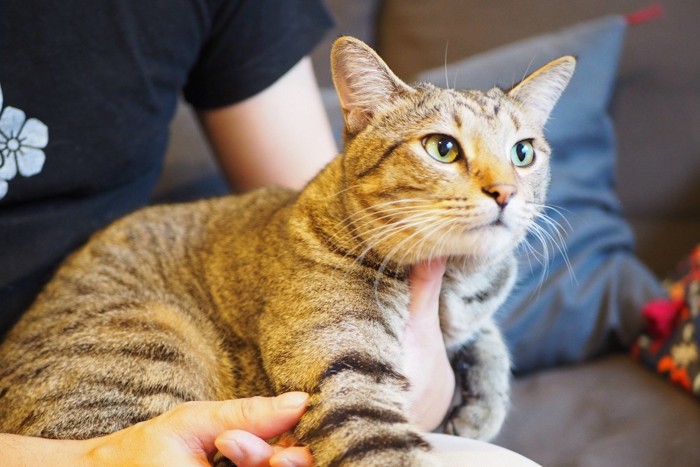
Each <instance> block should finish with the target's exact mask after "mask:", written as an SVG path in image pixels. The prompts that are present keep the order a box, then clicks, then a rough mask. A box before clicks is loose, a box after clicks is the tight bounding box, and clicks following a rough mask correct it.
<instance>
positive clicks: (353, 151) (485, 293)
mask: <svg viewBox="0 0 700 467" xmlns="http://www.w3.org/2000/svg"><path fill="white" fill-rule="evenodd" d="M332 58H333V67H334V69H333V71H334V78H335V82H336V87H337V89H338V92H339V96H340V100H341V103H342V106H343V110H344V112H345V118H346V134H345V139H346V144H345V150H344V154H343V155H341V156H339V157H338V158H336V159H335V160H333V161H332V162H331V163H330V164H329V165H328V166H327V167H326V168H325V169H324V170H323V171H322V172H321V173H320V174H319V175H318V176H317V177H316V178H315V179H314V180H313V181H312V182H310V183H309V184H308V186H307V187H306V188H305V189H304V190H303V191H302V192H300V193H296V192H292V191H286V190H282V189H263V190H258V191H255V192H252V193H249V194H246V195H243V196H238V197H233V196H231V197H225V198H220V199H213V200H207V201H201V202H196V203H191V204H183V205H170V206H157V207H150V208H147V209H144V210H142V211H139V212H137V213H135V214H132V215H130V216H128V217H126V218H124V219H122V220H120V221H118V222H116V223H114V224H113V225H112V226H110V227H108V228H107V229H105V230H103V231H101V232H99V233H97V234H96V235H94V236H93V238H92V239H91V240H90V242H89V243H88V244H87V245H86V246H85V247H84V248H82V249H81V250H80V251H78V252H77V253H75V254H73V255H72V256H71V257H70V258H69V259H68V260H67V261H66V262H65V264H64V265H63V266H62V267H61V269H60V270H59V271H58V273H57V274H56V276H55V277H54V278H53V280H52V281H51V282H50V283H49V285H48V286H47V287H46V288H45V290H44V291H43V292H42V294H41V295H40V296H39V298H38V299H37V300H36V302H35V303H34V305H33V306H32V307H31V309H30V310H29V311H28V312H27V313H26V314H25V315H24V317H23V318H22V320H21V321H20V322H19V323H18V325H17V326H16V327H15V328H14V329H13V330H12V331H11V333H10V334H9V336H8V337H7V339H6V340H5V342H4V343H3V344H2V346H1V347H0V362H1V363H0V431H2V432H12V433H22V434H27V435H35V436H44V437H55V438H86V437H92V436H96V435H101V434H105V433H109V432H112V431H115V430H118V429H121V428H123V427H125V426H129V425H132V424H134V423H135V422H137V421H140V420H144V419H148V418H151V417H153V416H155V415H157V414H159V413H161V412H163V411H165V410H167V409H169V408H171V407H173V406H174V405H176V404H178V403H181V402H183V401H187V400H207V399H225V398H234V397H247V396H253V395H265V394H274V393H279V392H282V391H288V390H302V391H307V392H309V393H310V394H311V396H312V397H311V405H310V407H309V410H308V412H307V413H306V414H305V415H304V417H303V418H302V420H301V422H300V424H299V425H298V427H297V428H296V430H295V433H294V435H295V436H296V438H297V439H299V440H300V442H302V443H305V444H308V445H310V447H311V449H312V451H313V453H314V457H315V460H316V462H317V463H318V464H319V465H356V464H357V465H381V466H384V465H410V466H415V465H433V464H434V463H435V461H434V459H433V458H432V457H431V454H430V453H429V449H428V445H427V444H426V443H425V441H424V440H423V439H422V437H421V435H420V432H419V430H418V428H416V427H415V426H414V425H413V424H411V423H410V422H409V421H408V419H407V415H406V414H407V411H406V403H407V402H406V400H407V398H406V390H407V388H408V384H409V383H408V381H407V379H406V377H405V376H404V375H403V369H402V367H401V362H402V359H401V352H402V348H401V345H402V335H403V330H404V326H405V323H406V318H407V306H408V287H407V270H408V267H409V266H410V265H411V264H414V263H416V262H419V261H423V260H426V259H429V258H431V257H437V256H448V257H449V258H450V259H449V263H448V270H447V273H446V276H445V281H444V287H443V293H442V300H441V309H440V313H441V323H442V327H443V332H444V335H445V341H446V345H447V348H448V352H449V354H450V355H451V356H452V357H453V359H454V361H455V366H456V367H457V369H458V370H460V371H462V370H464V374H465V375H466V376H464V377H463V378H462V379H461V382H460V389H461V395H462V403H461V405H460V406H459V407H457V408H456V409H455V411H454V412H453V414H452V416H451V418H450V420H449V423H448V425H447V426H448V429H449V430H450V431H452V432H454V433H458V434H463V435H465V436H472V437H478V438H490V437H491V436H493V435H494V434H495V433H496V432H497V431H498V428H499V427H500V425H501V423H502V422H503V419H504V417H505V411H506V407H507V400H508V397H507V393H508V373H509V364H508V355H507V351H506V348H505V346H504V344H503V341H502V339H501V337H500V334H499V332H498V330H497V329H496V327H495V325H494V324H493V321H492V318H491V316H492V314H493V312H494V311H495V309H496V308H497V307H498V306H499V305H500V304H501V303H502V302H503V300H504V299H505V297H506V295H507V293H508V291H509V290H510V288H511V286H512V284H513V282H514V274H515V262H514V259H513V250H514V248H515V247H516V245H518V244H519V243H521V242H522V241H523V239H524V238H525V235H526V233H527V232H528V231H529V230H532V229H536V227H533V225H534V220H535V219H536V218H537V217H538V216H540V215H541V209H542V203H543V202H544V195H545V192H546V187H547V183H548V177H549V169H548V162H547V161H548V157H549V147H548V146H547V143H546V142H545V141H544V139H543V136H542V126H543V125H544V122H545V120H546V119H547V116H548V114H549V111H550V110H551V108H552V107H553V106H554V103H555V102H556V99H557V98H558V97H559V94H560V93H561V92H562V91H563V89H564V87H565V85H566V83H567V81H568V79H569V78H570V76H571V73H572V72H573V67H574V61H573V59H571V58H570V57H565V58H562V59H559V60H557V61H554V62H552V63H551V64H549V65H547V66H546V67H544V68H543V69H541V70H539V71H537V72H536V73H534V74H533V75H532V76H531V77H530V78H529V79H527V80H525V81H524V82H523V83H521V84H520V85H518V86H516V87H515V88H514V89H513V90H511V91H509V92H504V91H501V90H500V89H493V90H491V91H488V92H476V91H464V92H462V91H456V90H445V89H438V88H435V87H433V86H430V85H427V84H419V85H416V86H415V87H410V86H408V85H406V84H404V83H403V82H402V81H400V80H399V79H398V78H396V77H395V76H394V75H393V73H392V72H391V71H390V70H389V69H388V68H387V67H386V65H385V64H384V63H383V62H382V61H381V59H380V58H379V57H378V56H377V55H376V54H375V53H374V52H373V51H372V50H371V49H369V48H368V47H367V46H365V45H364V44H362V43H361V42H359V41H357V40H354V39H352V38H341V39H339V40H338V41H337V42H336V44H335V46H334V49H333V57H332ZM431 134H444V135H449V136H450V137H452V138H453V139H454V141H456V142H457V143H458V145H459V147H460V148H461V149H460V150H461V155H460V157H459V158H458V159H457V160H455V161H454V162H453V163H450V164H446V163H443V162H438V161H437V160H434V159H433V158H431V157H430V156H429V155H428V154H427V153H426V149H425V147H424V142H425V138H426V136H428V135H431ZM519 140H531V141H532V144H533V146H534V148H535V151H536V155H537V159H536V162H535V163H534V164H533V165H532V166H530V167H527V168H523V169H520V168H515V167H514V165H513V163H512V162H511V159H510V148H511V147H512V146H513V145H514V144H515V143H516V142H517V141H519ZM503 186H505V187H506V189H507V190H511V191H513V192H512V193H511V196H510V197H506V198H507V199H506V198H503V193H502V192H499V191H498V190H501V188H499V187H503ZM494 187H495V188H494ZM504 200H505V201H507V203H506V202H503V201H504ZM499 203H500V204H501V206H499ZM503 206H504V207H503Z"/></svg>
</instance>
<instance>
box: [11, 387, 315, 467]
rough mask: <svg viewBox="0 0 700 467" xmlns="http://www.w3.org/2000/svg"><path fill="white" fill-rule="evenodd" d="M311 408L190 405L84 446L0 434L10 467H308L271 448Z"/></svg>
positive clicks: (258, 401) (290, 450)
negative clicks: (223, 464) (222, 459)
mask: <svg viewBox="0 0 700 467" xmlns="http://www.w3.org/2000/svg"><path fill="white" fill-rule="evenodd" d="M307 402H308V395H307V394H305V393H287V394H283V395H280V396H277V397H274V398H271V397H254V398H250V399H236V400H232V401H222V402H189V403H186V404H181V405H179V406H177V407H175V408H174V409H172V410H169V411H168V412H165V413H164V414H162V415H160V416H158V417H156V418H153V419H151V420H148V421H145V422H141V423H138V424H136V425H134V426H132V427H129V428H126V429H124V430H121V431H118V432H116V433H112V434H110V435H107V436H103V437H100V438H94V439H89V440H82V441H72V440H52V439H44V438H33V437H27V436H16V435H8V434H0V457H1V458H2V460H3V465H4V466H7V467H14V466H17V467H20V466H21V467H27V466H34V465H36V466H39V465H52V466H56V467H62V466H66V467H68V466H70V467H80V466H103V465H109V466H114V467H120V466H125V467H126V466H131V465H153V466H157V465H181V466H193V467H194V466H202V465H210V464H211V461H212V459H213V457H214V454H215V453H216V452H217V450H218V451H219V452H221V453H222V454H223V455H225V456H226V457H228V458H229V459H231V460H232V461H233V462H235V463H236V465H239V466H241V467H248V466H259V465H268V464H269V465H270V466H273V467H274V466H289V465H296V466H299V467H307V466H311V465H312V460H311V454H310V452H309V451H308V449H306V448H301V447H285V446H270V445H269V444H267V442H265V441H264V440H265V439H268V438H271V437H273V436H277V435H280V434H282V433H284V432H286V431H287V430H290V429H291V428H292V427H293V426H294V425H295V424H296V423H297V422H298V421H299V418H300V417H301V415H302V413H303V412H304V410H305V408H306V404H307Z"/></svg>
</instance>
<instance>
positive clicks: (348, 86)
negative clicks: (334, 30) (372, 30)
mask: <svg viewBox="0 0 700 467" xmlns="http://www.w3.org/2000/svg"><path fill="white" fill-rule="evenodd" d="M331 71H332V73H333V83H334V84H335V89H336V91H337V92H338V98H339V99H340V106H341V107H342V109H343V116H344V117H345V127H346V130H347V131H348V132H349V133H351V134H353V133H357V132H359V131H361V130H362V129H363V128H364V127H365V126H367V124H368V123H369V121H370V120H371V119H372V116H373V115H374V114H375V113H376V112H378V111H381V110H382V109H383V108H385V107H386V106H388V105H389V104H390V103H391V102H392V100H394V99H395V98H397V97H398V96H399V95H401V94H405V93H411V92H414V90H413V88H411V87H410V86H408V85H407V84H406V83H404V82H403V81H401V80H400V79H399V78H398V77H397V76H396V75H395V74H394V73H393V72H392V71H391V70H390V69H389V67H388V66H387V65H386V63H384V60H382V59H381V58H380V57H379V55H377V53H376V52H375V51H374V50H372V49H371V48H370V47H369V46H368V45H367V44H365V43H364V42H362V41H360V40H358V39H355V38H354V37H349V36H343V37H340V38H338V39H337V40H336V41H335V43H334V44H333V49H332V50H331Z"/></svg>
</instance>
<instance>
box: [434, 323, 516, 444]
mask: <svg viewBox="0 0 700 467" xmlns="http://www.w3.org/2000/svg"><path fill="white" fill-rule="evenodd" d="M453 367H454V369H455V374H456V375H457V384H458V391H459V396H460V403H459V405H458V406H457V407H455V408H454V409H453V411H452V413H451V414H450V416H449V417H448V420H447V424H446V427H445V431H446V432H447V433H450V434H454V435H459V436H464V437H467V438H473V439H480V440H485V441H488V440H490V439H492V438H493V437H494V436H496V434H498V432H499V430H500V429H501V426H502V425H503V422H504V421H505V418H506V413H507V411H508V406H509V400H510V398H509V393H510V357H509V354H508V349H507V348H506V345H505V343H504V341H503V338H502V337H501V333H500V331H499V330H498V328H497V327H496V325H495V324H494V323H493V322H492V321H488V322H487V324H486V325H485V326H484V327H483V328H482V329H481V330H480V331H479V332H478V333H477V334H476V336H475V337H474V339H473V340H471V341H469V342H468V343H466V344H465V345H464V346H462V348H461V349H459V351H458V352H457V353H456V354H455V356H454V358H453Z"/></svg>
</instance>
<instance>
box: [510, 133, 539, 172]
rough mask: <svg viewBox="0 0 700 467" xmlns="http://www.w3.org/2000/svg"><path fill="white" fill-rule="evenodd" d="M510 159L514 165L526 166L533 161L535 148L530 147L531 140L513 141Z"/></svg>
mask: <svg viewBox="0 0 700 467" xmlns="http://www.w3.org/2000/svg"><path fill="white" fill-rule="evenodd" d="M510 160H511V161H513V165H515V166H516V167H527V166H530V165H532V163H533V162H535V148H533V147H532V141H531V140H527V139H524V140H522V141H518V142H517V143H515V145H514V146H513V148H512V149H511V150H510Z"/></svg>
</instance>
